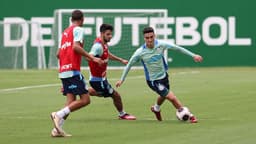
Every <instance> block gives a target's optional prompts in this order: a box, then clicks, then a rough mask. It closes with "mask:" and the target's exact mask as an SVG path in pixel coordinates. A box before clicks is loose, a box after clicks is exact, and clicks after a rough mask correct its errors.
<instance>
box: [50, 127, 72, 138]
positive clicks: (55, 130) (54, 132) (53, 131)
mask: <svg viewBox="0 0 256 144" xmlns="http://www.w3.org/2000/svg"><path fill="white" fill-rule="evenodd" d="M51 136H52V137H71V136H72V135H71V134H67V133H66V132H64V134H61V133H58V131H57V129H56V128H53V129H52V131H51Z"/></svg>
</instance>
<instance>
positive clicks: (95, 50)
mask: <svg viewBox="0 0 256 144" xmlns="http://www.w3.org/2000/svg"><path fill="white" fill-rule="evenodd" d="M89 53H90V54H92V55H93V56H96V57H100V56H101V55H102V54H103V48H102V46H101V44H99V43H95V44H94V45H93V46H92V48H91V50H90V52H89Z"/></svg>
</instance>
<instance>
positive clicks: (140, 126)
mask: <svg viewBox="0 0 256 144" xmlns="http://www.w3.org/2000/svg"><path fill="white" fill-rule="evenodd" d="M83 74H84V75H85V77H86V79H88V71H86V70H83ZM169 74H170V80H171V89H172V90H173V91H174V93H175V94H176V95H177V97H178V98H179V99H180V100H181V101H182V102H183V104H184V105H186V106H187V107H189V108H190V110H191V111H192V112H193V113H194V114H195V115H196V116H197V117H198V119H199V123H197V124H190V123H184V122H180V121H178V120H177V119H176V117H175V110H174V108H173V107H172V105H171V104H170V103H169V102H167V101H166V102H165V103H164V104H163V106H162V107H161V110H162V116H163V119H164V121H162V122H158V121H156V120H155V118H154V115H153V114H152V112H151V111H150V106H151V105H153V104H154V103H155V100H156V98H157V97H156V94H155V93H154V92H152V91H151V90H150V89H149V88H148V87H147V85H146V82H145V79H144V74H143V71H142V70H131V71H130V73H129V74H128V77H127V79H126V81H125V83H124V84H123V85H122V87H121V88H118V89H117V90H118V91H119V92H120V94H121V95H122V98H123V103H124V108H125V110H126V111H127V112H128V113H131V114H133V115H135V116H136V117H137V120H136V121H123V120H118V119H117V112H116V110H115V108H114V106H113V104H112V100H111V99H109V98H98V97H91V104H90V105H89V106H88V107H85V108H83V109H81V110H79V111H77V112H74V113H72V114H71V115H70V117H69V119H68V120H67V121H66V123H65V125H64V129H65V130H66V131H67V132H69V133H71V134H72V135H73V137H70V138H52V137H50V131H51V129H52V127H53V124H52V121H51V120H50V117H49V116H50V113H51V112H52V111H56V110H58V109H59V108H61V107H62V106H63V104H64V102H65V97H63V96H62V95H61V93H60V87H61V85H60V81H59V79H58V78H57V71H56V70H27V71H23V70H1V71H0V81H1V83H0V143H1V144H7V143H8V144H58V143H60V144H167V143H168V144H255V143H256V136H255V134H256V67H231V68H171V69H170V70H169ZM120 75H121V71H120V70H111V71H109V72H108V77H109V81H110V83H111V84H112V86H113V87H114V84H115V82H116V80H118V79H119V77H120Z"/></svg>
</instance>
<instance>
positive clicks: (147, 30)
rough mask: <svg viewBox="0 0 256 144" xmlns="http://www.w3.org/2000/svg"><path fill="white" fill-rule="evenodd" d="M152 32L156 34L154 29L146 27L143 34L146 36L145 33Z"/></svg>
mask: <svg viewBox="0 0 256 144" xmlns="http://www.w3.org/2000/svg"><path fill="white" fill-rule="evenodd" d="M151 32H153V33H155V32H154V29H153V28H152V27H145V28H144V29H143V34H145V33H151Z"/></svg>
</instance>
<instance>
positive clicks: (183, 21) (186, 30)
mask: <svg viewBox="0 0 256 144" xmlns="http://www.w3.org/2000/svg"><path fill="white" fill-rule="evenodd" d="M176 21H177V22H176V43H177V44H178V45H191V46H192V45H196V44H198V43H199V41H200V39H201V37H200V34H199V32H198V31H197V28H198V21H197V19H196V18H194V17H178V18H177V19H176ZM186 25H188V26H186ZM184 36H189V37H191V38H184Z"/></svg>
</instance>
